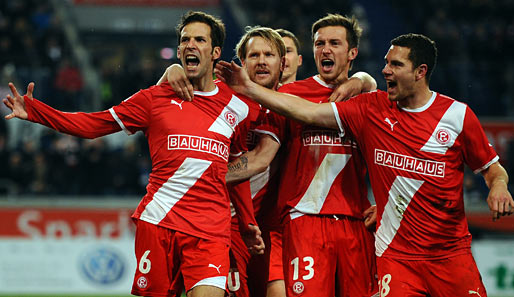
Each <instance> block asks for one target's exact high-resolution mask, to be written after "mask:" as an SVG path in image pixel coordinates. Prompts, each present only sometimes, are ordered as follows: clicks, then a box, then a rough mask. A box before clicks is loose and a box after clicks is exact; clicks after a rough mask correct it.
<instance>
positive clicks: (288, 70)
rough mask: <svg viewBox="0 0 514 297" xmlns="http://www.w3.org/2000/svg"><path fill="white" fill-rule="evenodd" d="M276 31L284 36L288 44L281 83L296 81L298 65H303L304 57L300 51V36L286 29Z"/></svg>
mask: <svg viewBox="0 0 514 297" xmlns="http://www.w3.org/2000/svg"><path fill="white" fill-rule="evenodd" d="M276 31H277V32H278V34H280V36H282V39H283V40H284V43H285V45H286V64H285V67H284V72H283V73H282V78H281V79H280V83H281V84H282V85H285V84H287V83H290V82H293V81H296V73H297V72H298V67H300V66H302V61H303V58H302V55H300V54H299V53H298V51H299V50H300V41H298V38H296V36H295V35H294V34H293V33H292V32H290V31H288V30H286V29H277V30H276Z"/></svg>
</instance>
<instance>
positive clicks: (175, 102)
mask: <svg viewBox="0 0 514 297" xmlns="http://www.w3.org/2000/svg"><path fill="white" fill-rule="evenodd" d="M182 103H184V100H182V102H180V103H178V102H177V101H175V100H173V99H171V104H175V105H178V107H180V110H182Z"/></svg>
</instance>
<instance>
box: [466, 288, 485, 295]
mask: <svg viewBox="0 0 514 297" xmlns="http://www.w3.org/2000/svg"><path fill="white" fill-rule="evenodd" d="M478 291H480V288H478V289H477V290H476V291H473V290H468V293H469V295H478V296H479V297H482V296H480V294H479V293H478Z"/></svg>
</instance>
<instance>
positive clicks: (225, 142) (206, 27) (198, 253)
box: [3, 12, 258, 297]
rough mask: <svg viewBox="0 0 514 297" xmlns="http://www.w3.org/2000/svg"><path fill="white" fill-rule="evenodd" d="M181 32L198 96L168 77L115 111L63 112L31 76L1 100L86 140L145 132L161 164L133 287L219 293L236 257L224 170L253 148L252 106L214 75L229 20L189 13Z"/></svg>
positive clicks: (146, 203)
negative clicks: (39, 96) (176, 88)
mask: <svg viewBox="0 0 514 297" xmlns="http://www.w3.org/2000/svg"><path fill="white" fill-rule="evenodd" d="M177 37H178V40H179V45H178V57H179V58H180V60H181V63H182V65H184V70H185V72H186V76H187V77H188V79H189V80H190V81H191V83H192V85H193V87H194V90H195V96H196V99H195V101H194V102H184V101H183V100H180V99H179V98H178V97H177V95H176V94H175V93H174V92H173V90H172V89H171V87H170V86H169V85H168V84H164V85H161V86H154V87H151V88H149V89H146V90H142V91H140V92H138V93H136V94H134V95H132V96H131V97H129V98H128V99H126V100H125V101H123V102H122V103H121V104H119V105H117V106H114V107H112V108H110V109H109V110H105V111H101V112H95V113H89V114H88V113H64V112H61V111H58V110H55V109H53V108H51V107H49V106H47V105H45V104H44V103H42V102H40V101H38V100H36V99H34V98H32V92H33V89H34V84H33V83H30V84H29V86H28V89H27V94H26V95H25V96H24V97H22V96H20V95H19V94H18V92H17V90H16V88H15V87H14V85H13V84H12V83H11V84H9V87H10V88H11V91H12V93H13V96H10V95H8V96H7V99H4V100H3V101H4V104H5V105H6V106H7V107H8V108H10V109H11V110H12V113H11V114H9V115H7V116H6V119H12V118H14V117H17V118H20V119H25V120H29V121H32V122H36V123H40V124H43V125H46V126H48V127H51V128H53V129H55V130H58V131H60V132H64V133H68V134H71V135H75V136H79V137H85V138H94V137H99V136H102V135H106V134H110V133H114V132H117V131H120V130H124V131H125V132H126V133H127V134H134V133H135V132H137V131H143V132H144V133H145V135H146V137H147V139H148V144H149V148H150V154H151V158H152V164H153V168H152V173H151V175H150V179H149V183H148V186H147V193H146V195H145V196H144V197H143V199H142V200H141V202H140V204H139V206H138V207H137V209H136V211H135V212H134V214H133V216H132V217H133V219H134V221H135V222H136V226H137V229H136V238H135V253H136V259H137V263H138V265H137V269H136V273H135V276H134V283H133V287H132V294H134V295H140V296H175V295H177V294H181V292H182V289H183V287H184V286H185V290H186V292H187V296H188V297H199V296H219V297H221V296H224V293H225V287H226V279H227V274H228V270H229V262H230V261H229V243H230V206H229V197H228V192H227V188H226V185H225V174H226V172H227V162H228V158H229V149H237V150H232V151H233V152H239V151H241V150H246V145H245V142H246V134H247V131H248V125H249V123H248V119H247V117H248V113H249V107H248V105H247V104H246V103H245V102H244V101H243V100H242V99H240V98H239V97H238V95H236V94H235V93H234V92H233V91H232V90H231V89H230V88H228V87H227V86H226V85H225V84H223V83H218V84H214V82H213V80H212V73H213V67H214V64H215V62H216V61H217V59H219V57H220V54H221V48H222V45H223V41H224V38H225V27H224V25H223V23H222V22H221V20H219V19H217V18H215V17H213V16H211V15H208V14H205V13H202V12H189V13H186V14H185V15H184V16H183V17H182V19H181V22H180V23H179V24H178V26H177ZM249 204H251V201H249ZM256 236H258V234H257V235H256Z"/></svg>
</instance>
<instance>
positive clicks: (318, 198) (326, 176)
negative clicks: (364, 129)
mask: <svg viewBox="0 0 514 297" xmlns="http://www.w3.org/2000/svg"><path fill="white" fill-rule="evenodd" d="M351 157H352V155H350V154H332V153H329V154H327V155H326V156H325V158H323V162H321V164H320V166H319V168H318V170H317V171H316V174H315V175H314V177H313V179H312V181H311V183H310V184H309V188H308V189H307V190H306V191H305V194H304V195H303V197H302V199H300V201H298V204H297V205H296V206H295V207H294V208H293V209H292V210H291V212H294V211H295V210H296V211H300V212H302V213H308V214H318V213H319V212H320V211H321V208H322V207H323V204H324V203H325V199H327V195H328V192H329V191H330V188H331V187H332V183H333V182H334V180H335V179H336V177H337V176H338V175H339V173H341V171H342V170H343V168H344V166H346V164H347V163H348V161H349V160H350V158H351ZM292 186H295V185H292ZM293 218H295V216H292V217H291V219H293Z"/></svg>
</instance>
